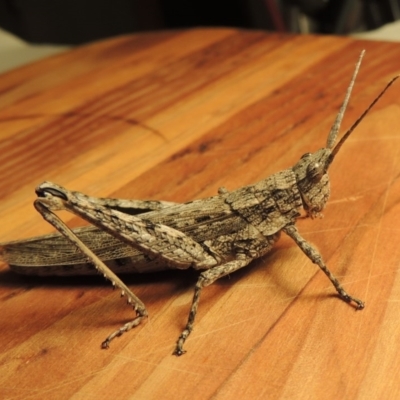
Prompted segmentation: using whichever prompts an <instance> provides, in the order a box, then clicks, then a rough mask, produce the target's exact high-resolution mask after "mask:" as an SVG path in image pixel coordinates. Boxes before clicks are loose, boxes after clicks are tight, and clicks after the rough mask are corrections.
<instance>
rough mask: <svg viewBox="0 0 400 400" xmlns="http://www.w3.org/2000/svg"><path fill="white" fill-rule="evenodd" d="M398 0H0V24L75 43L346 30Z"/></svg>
mask: <svg viewBox="0 0 400 400" xmlns="http://www.w3.org/2000/svg"><path fill="white" fill-rule="evenodd" d="M399 2H400V0H189V1H188V0H0V27H2V28H4V29H6V30H8V31H10V32H12V33H14V34H15V35H17V36H20V37H21V38H23V39H25V40H26V41H28V42H33V43H56V44H78V43H84V42H89V41H93V40H97V39H102V38H106V37H110V36H116V35H120V34H124V33H131V32H137V31H148V30H158V29H174V28H188V27H192V26H196V27H198V26H231V27H241V28H250V29H251V28H255V29H266V30H271V31H280V32H300V33H336V34H346V33H350V32H355V31H362V30H366V29H374V28H376V27H378V26H380V25H382V24H384V23H387V22H391V21H393V20H396V19H399V18H400V6H399Z"/></svg>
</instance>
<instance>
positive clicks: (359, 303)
mask: <svg viewBox="0 0 400 400" xmlns="http://www.w3.org/2000/svg"><path fill="white" fill-rule="evenodd" d="M339 296H340V298H341V299H342V300H343V301H345V302H346V303H351V302H353V303H355V305H356V310H362V309H363V308H364V307H365V304H364V302H363V301H362V300H359V299H357V298H355V297H353V296H350V295H349V294H347V293H346V292H345V291H344V290H343V291H339Z"/></svg>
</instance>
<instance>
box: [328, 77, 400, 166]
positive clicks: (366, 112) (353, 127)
mask: <svg viewBox="0 0 400 400" xmlns="http://www.w3.org/2000/svg"><path fill="white" fill-rule="evenodd" d="M399 76H400V75H397V76H395V77H394V78H392V80H391V81H390V82H389V83H388V84H387V85H386V86H385V88H384V89H383V90H382V91H381V92H380V93H379V95H378V96H377V97H376V98H375V99H374V100H373V102H372V103H371V104H370V105H369V106H368V108H367V109H366V110H365V111H364V112H363V113H362V114H361V115H360V116H359V117H358V118H357V120H356V121H355V122H354V124H353V125H352V126H351V128H350V129H349V130H348V131H347V132H346V133H345V134H344V135H343V137H342V138H341V139H340V141H339V142H338V144H337V145H336V146H335V148H334V149H333V150H332V153H331V154H330V156H329V161H330V163H331V162H332V161H333V159H334V157H335V155H336V154H337V152H338V151H339V150H340V148H341V147H342V145H343V143H344V142H345V141H346V139H347V138H348V137H349V136H350V135H351V133H352V132H353V131H354V129H355V128H356V127H357V126H358V124H359V123H360V122H361V121H362V120H363V119H364V117H365V116H366V115H367V114H368V112H369V110H370V109H371V108H372V107H373V106H374V105H375V104H376V103H377V102H378V100H379V99H380V98H381V97H382V96H383V95H384V94H385V92H386V90H388V89H389V87H390V86H392V84H393V82H394V81H395V80H396V79H397V78H398V77H399ZM346 97H347V96H346Z"/></svg>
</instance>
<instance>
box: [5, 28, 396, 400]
mask: <svg viewBox="0 0 400 400" xmlns="http://www.w3.org/2000/svg"><path fill="white" fill-rule="evenodd" d="M362 48H365V49H366V50H367V52H366V56H365V58H364V62H363V65H362V66H361V70H360V73H359V76H358V78H357V82H356V86H355V89H354V94H353V96H352V99H351V104H350V106H349V109H348V111H347V114H346V117H345V120H344V123H343V125H344V128H346V127H349V125H350V124H351V123H352V122H353V121H354V120H355V119H356V118H357V117H358V116H359V115H360V114H361V112H362V111H363V110H364V109H365V107H366V106H367V105H368V104H369V102H370V101H371V100H372V99H373V98H374V97H375V96H376V95H377V93H378V92H379V91H380V90H381V89H382V88H383V86H384V85H385V84H386V82H387V81H388V80H389V79H390V78H391V77H392V76H394V75H396V74H398V73H399V62H398V60H399V57H398V54H399V45H398V44H393V43H384V42H362V41H358V40H353V39H349V38H338V37H322V36H296V35H291V36H279V35H273V34H267V33H264V32H248V31H240V30H230V29H194V30H186V31H174V32H163V33H156V34H152V33H149V34H137V35H132V36H125V37H119V38H115V39H110V40H107V41H103V42H98V43H94V44H90V45H88V46H83V47H79V48H77V49H74V50H72V51H70V52H68V53H65V54H61V55H57V56H55V57H52V58H49V59H47V60H43V61H41V62H37V63H35V64H32V65H29V66H26V67H23V68H19V69H17V70H14V71H12V72H9V73H7V74H3V75H0V106H1V109H0V154H1V156H0V157H1V162H0V176H1V178H0V221H1V228H0V242H2V241H9V240H12V239H22V238H25V237H29V236H33V235H38V234H43V233H48V232H51V231H52V228H51V227H50V226H48V225H46V223H45V222H44V221H42V220H41V218H40V216H39V215H37V214H36V213H35V211H34V209H33V207H32V202H33V200H34V188H35V186H36V185H37V184H39V183H40V182H41V181H43V180H51V181H54V182H57V183H59V184H61V185H63V186H66V187H68V188H70V189H74V190H79V191H83V192H85V193H87V194H90V195H93V196H107V197H111V196H115V197H125V198H139V199H145V198H149V199H164V200H170V201H187V200H190V199H193V198H201V197H205V196H208V195H212V194H215V193H216V191H217V188H218V187H219V186H222V185H223V186H226V187H227V188H228V189H234V188H237V187H240V186H243V185H245V184H249V183H253V182H256V181H257V180H260V179H262V178H264V177H266V176H268V175H270V174H272V173H274V172H277V171H279V170H281V169H285V168H288V167H290V166H292V165H293V164H294V163H295V162H296V161H297V160H298V158H299V157H300V156H301V155H302V154H304V153H306V152H310V151H314V150H317V149H318V148H320V147H322V146H324V144H325V141H326V136H327V133H328V132H329V129H330V126H331V124H332V122H333V119H334V117H335V115H336V113H337V110H338V109H339V106H340V104H341V101H342V99H343V97H344V93H345V90H346V87H347V85H348V82H349V80H350V77H351V74H352V70H353V67H354V64H355V62H356V60H357V58H358V55H359V52H360V51H361V49H362ZM399 88H400V86H399V84H398V83H397V82H396V84H395V85H394V86H393V87H392V88H391V89H390V90H389V91H388V93H387V94H386V95H385V97H384V98H383V99H382V100H381V102H380V103H378V105H377V106H376V108H375V109H374V110H373V111H372V112H371V114H370V115H369V116H368V117H367V119H366V120H365V121H363V123H362V124H361V125H360V126H359V127H358V128H357V130H356V131H355V132H354V133H353V135H352V137H351V138H350V139H349V141H348V142H347V143H346V145H345V146H344V147H343V149H342V150H341V152H340V154H339V155H338V157H337V159H335V162H334V164H333V165H332V167H331V173H330V175H331V184H332V195H331V200H330V203H329V205H328V207H327V209H326V211H325V218H324V219H322V220H314V221H309V220H302V221H299V223H298V227H299V229H300V231H301V232H302V234H303V235H304V236H305V237H306V238H307V239H308V240H310V241H311V242H313V243H314V244H315V245H317V247H318V248H319V250H320V251H321V253H322V254H323V256H324V258H325V260H326V262H327V264H328V266H329V267H330V269H331V270H332V271H333V272H334V273H335V274H336V275H337V276H339V277H340V279H341V282H342V283H343V285H344V286H345V288H346V289H347V290H348V291H349V292H350V293H352V294H353V295H355V296H358V297H360V298H362V299H363V300H365V302H366V308H365V310H363V311H361V312H355V311H354V309H353V308H352V307H350V306H348V305H346V304H344V303H343V302H341V301H339V300H338V299H337V297H336V296H335V294H334V290H333V288H332V287H331V284H330V283H329V281H328V280H327V279H326V277H325V276H323V274H322V273H321V272H320V271H319V270H317V268H316V267H315V266H314V265H312V264H311V263H310V261H309V260H308V259H307V258H305V256H304V255H303V254H302V253H301V251H300V250H299V249H298V248H297V247H296V245H295V244H294V243H292V242H291V241H290V240H289V239H288V238H287V237H282V239H281V241H280V242H279V243H278V245H277V246H276V248H275V250H274V251H273V252H272V253H270V254H269V255H268V256H266V257H264V258H263V259H261V260H258V261H256V262H254V263H252V264H251V265H250V266H249V267H247V268H245V269H243V270H241V271H238V272H237V273H235V274H233V275H231V276H230V277H227V278H224V279H221V280H220V281H218V282H217V283H216V284H214V285H213V286H211V287H209V288H207V289H206V290H204V292H203V295H202V299H201V302H200V308H199V313H198V319H197V321H196V326H195V330H194V332H193V333H192V335H191V336H190V338H189V340H188V341H187V343H186V349H187V350H188V353H187V354H186V355H185V356H183V357H180V358H178V357H174V356H172V355H171V353H172V350H173V348H174V343H175V341H176V339H177V337H178V335H179V333H180V331H181V329H182V327H183V325H184V323H185V322H186V318H187V313H188V309H189V305H190V301H191V296H192V290H193V285H194V283H195V281H196V276H197V275H196V273H195V272H192V271H189V272H188V271H171V272H165V273H161V274H154V275H148V276H147V275H144V276H129V277H126V278H125V279H126V282H127V283H128V284H129V285H130V287H131V288H132V289H133V290H134V292H135V293H136V294H137V295H138V296H139V297H140V298H141V299H142V300H143V301H144V303H145V304H146V305H147V308H148V310H149V313H150V318H149V320H148V321H147V322H146V323H145V324H143V325H141V326H140V327H138V328H136V329H135V330H134V331H131V332H129V333H128V334H125V335H123V336H122V337H121V338H120V339H118V340H115V341H114V342H113V343H112V345H111V348H110V349H109V350H108V351H105V350H100V343H101V342H102V340H104V338H105V337H106V336H107V335H108V334H109V333H110V332H111V331H113V330H114V329H115V328H116V327H118V326H119V325H121V324H122V323H123V322H125V321H126V320H128V319H129V318H131V316H132V312H131V309H130V308H129V307H127V306H126V305H125V304H124V302H123V301H122V300H121V299H119V297H118V295H117V293H116V292H113V291H112V290H111V289H110V285H109V284H108V283H106V282H104V281H103V280H102V279H101V278H97V277H94V278H76V279H74V278H69V279H61V278H60V279H56V278H49V279H43V278H42V279H40V278H24V277H20V276H17V275H16V274H13V273H12V272H11V271H9V270H8V267H7V266H6V265H4V264H3V265H1V271H0V285H1V286H0V293H1V295H0V299H1V317H0V318H1V319H0V329H1V335H2V353H1V355H0V397H1V398H9V399H27V398H29V399H43V398H52V399H68V398H75V399H83V398H85V399H86V398H104V399H105V398H120V399H128V398H135V399H159V398H162V399H187V398H190V399H208V398H213V399H231V398H244V399H250V398H251V399H265V398H268V399H315V398H324V399H338V398H343V399H377V398H399V397H400V384H399V379H398V370H399V368H400V359H399V357H398V354H399V352H400V329H399V322H398V321H399V320H400V309H399V307H398V304H399V301H400V279H399V278H400V274H399V262H400V248H399V246H398V238H399V235H400V231H399V228H398V225H400V180H399V173H400V154H399V149H400V143H399V141H400V131H399V129H398V127H399V126H400V96H399V90H400V89H399ZM62 215H63V217H65V220H66V221H69V223H70V224H71V226H77V225H79V224H81V223H82V222H81V221H79V220H78V219H77V218H75V217H72V216H70V215H68V214H62ZM398 223H399V224H398Z"/></svg>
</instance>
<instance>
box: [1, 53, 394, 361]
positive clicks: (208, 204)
mask: <svg viewBox="0 0 400 400" xmlns="http://www.w3.org/2000/svg"><path fill="white" fill-rule="evenodd" d="M363 54H364V52H362V53H361V55H360V57H359V60H358V62H357V64H356V66H355V70H354V73H353V76H352V79H351V81H350V85H349V87H348V88H347V91H346V95H345V99H344V102H343V104H342V106H341V108H340V110H339V112H338V114H337V116H336V119H335V121H334V123H333V125H332V128H331V131H330V133H329V135H328V139H327V144H326V148H322V149H320V150H318V151H316V152H314V153H312V154H311V153H306V154H304V155H303V156H302V157H301V158H300V160H299V161H298V162H297V163H296V164H295V165H294V166H293V167H291V168H288V169H286V170H284V171H281V172H278V173H276V174H273V175H271V176H269V177H268V178H266V179H264V180H262V181H260V182H258V183H256V184H254V185H249V186H245V187H242V188H239V189H237V190H235V191H232V192H229V191H228V190H226V189H225V188H220V189H219V191H218V195H216V196H213V197H209V198H205V199H200V200H194V201H189V202H187V203H183V204H179V203H171V202H165V201H141V200H121V199H108V198H95V197H89V196H87V195H85V194H82V193H80V192H74V191H70V190H67V189H65V188H63V187H61V186H59V185H56V184H54V183H51V182H44V183H42V184H41V185H39V186H38V187H37V188H36V194H37V199H36V200H35V202H34V206H35V208H36V209H37V211H38V212H39V213H40V214H41V215H42V216H43V218H44V219H45V220H46V221H48V222H49V223H50V224H52V225H53V226H54V227H55V228H56V229H57V230H58V231H59V233H61V235H60V234H59V233H55V234H51V235H46V236H39V237H35V238H31V239H27V240H22V241H14V242H9V243H4V244H2V245H0V255H2V257H3V259H4V260H6V261H7V262H8V263H9V264H10V267H11V269H13V270H15V271H16V272H18V273H22V274H28V275H29V274H31V275H70V274H88V273H91V272H100V273H101V274H103V275H104V277H105V278H107V279H108V280H110V281H111V283H112V285H113V286H114V288H115V287H117V288H119V289H120V290H121V295H122V296H126V297H127V302H128V303H129V304H131V305H132V306H133V309H134V311H135V313H136V316H135V318H134V319H133V320H131V321H129V322H128V323H126V324H125V325H123V326H122V327H120V328H119V329H118V330H116V331H115V332H113V333H111V334H110V335H109V336H108V337H107V338H106V339H105V340H104V342H103V343H102V347H103V348H108V347H109V344H110V342H111V341H112V340H113V339H114V338H115V337H117V336H121V335H122V334H123V333H124V332H126V331H129V330H130V329H131V328H133V327H135V326H137V325H139V324H140V323H141V321H142V320H143V319H144V318H146V317H147V315H148V314H147V310H146V307H145V305H144V304H143V303H142V301H141V300H140V299H139V298H138V297H136V296H135V294H134V293H133V292H132V291H131V290H130V289H129V288H128V287H127V286H126V285H125V284H124V282H123V281H122V280H121V279H120V278H119V277H118V276H117V275H116V273H122V272H150V271H157V270H162V269H168V268H172V269H174V268H175V269H187V268H189V267H192V268H195V269H196V270H202V272H201V273H200V274H199V277H198V280H197V283H196V286H195V289H194V296H193V300H192V304H191V307H190V312H189V317H188V320H187V323H186V326H185V327H184V329H183V331H182V333H181V334H180V336H179V338H178V340H177V342H176V346H175V350H174V354H176V355H182V354H184V353H185V350H184V349H183V345H184V343H185V340H186V339H187V337H188V336H189V334H190V333H191V332H192V330H193V325H194V321H195V317H196V313H197V308H198V305H199V299H200V294H201V292H202V290H203V288H205V287H206V286H209V285H211V284H212V283H213V282H215V281H216V280H217V279H219V278H221V277H223V276H225V275H228V274H230V273H232V272H234V271H236V270H238V269H240V268H243V267H245V266H247V265H248V264H249V263H250V262H251V261H252V260H254V259H256V258H258V257H261V256H263V255H264V254H266V253H268V252H269V251H270V250H271V248H272V247H273V245H274V244H275V242H276V241H277V240H278V239H279V237H280V234H281V232H282V231H283V232H284V233H286V234H287V235H288V236H289V237H290V238H292V239H293V240H294V242H295V243H296V244H297V245H298V246H299V247H300V249H301V250H302V251H303V252H304V253H305V254H306V256H307V257H308V258H309V259H310V260H311V261H312V262H313V263H315V264H317V265H318V266H319V267H320V268H321V270H322V271H323V272H324V273H325V274H326V275H327V277H328V278H329V280H330V281H331V282H332V284H333V286H334V287H335V289H336V291H337V293H338V295H339V297H340V298H341V299H342V300H344V301H345V302H347V303H352V304H353V305H354V307H355V308H356V309H358V310H361V309H363V308H364V303H363V302H362V301H361V300H359V299H358V298H356V297H353V296H351V295H350V294H348V293H347V292H346V291H345V290H344V288H343V287H342V285H341V284H340V282H339V281H338V279H337V278H336V277H335V276H334V275H333V274H332V273H331V272H330V270H329V269H328V268H327V266H326V265H325V263H324V261H323V259H322V256H321V254H320V253H319V252H318V250H317V249H316V248H315V247H313V246H312V245H311V244H310V243H308V242H307V241H306V240H305V239H304V238H303V237H302V236H301V235H300V233H299V232H298V230H297V228H296V225H295V224H296V220H297V219H298V218H299V217H300V216H301V211H302V210H304V211H305V215H306V216H307V217H310V218H316V217H321V212H322V210H323V209H324V208H325V205H326V203H327V201H328V198H329V194H330V189H329V178H328V174H327V171H328V168H329V166H330V165H331V163H332V161H333V160H334V158H335V156H336V154H337V153H338V151H339V149H340V148H341V146H342V145H343V143H344V142H345V141H346V139H347V138H348V137H349V136H350V134H351V133H352V131H353V130H354V129H355V128H356V126H357V125H358V124H359V123H360V122H361V120H362V119H363V118H364V117H365V116H366V114H367V113H368V111H369V110H370V109H371V108H372V107H373V106H374V104H375V103H376V102H377V101H378V100H379V99H380V97H382V95H383V94H384V93H385V91H386V90H387V89H388V88H389V86H390V85H392V83H393V82H394V81H395V79H397V77H395V78H393V79H392V80H391V81H390V82H389V83H388V84H387V85H386V87H385V88H384V89H383V90H382V92H381V93H380V94H379V95H378V96H377V97H376V98H375V99H374V100H373V102H372V103H371V104H370V105H369V107H368V108H367V109H366V110H365V111H364V112H363V113H362V115H361V116H360V117H359V118H358V119H357V120H356V121H355V123H354V124H353V125H352V127H351V128H350V129H349V130H348V131H347V132H346V133H345V134H344V135H343V137H342V138H341V139H340V141H339V142H338V143H337V144H336V146H334V145H335V142H336V137H337V134H338V132H339V129H340V125H341V121H342V119H343V115H344V112H345V110H346V107H347V104H348V101H349V99H350V95H351V91H352V88H353V86H354V82H355V79H356V76H357V73H358V70H359V67H360V64H361V60H362V57H363ZM59 210H68V211H70V212H72V213H74V214H76V215H78V216H80V217H82V218H83V219H85V220H87V221H88V222H90V223H91V224H93V225H94V226H90V227H83V228H78V229H74V230H71V229H69V228H68V227H67V226H66V225H65V223H64V222H63V221H62V220H61V219H60V218H59V217H58V216H57V215H56V214H55V213H54V212H55V211H59ZM85 243H87V244H85ZM77 249H79V250H77ZM88 261H89V264H88Z"/></svg>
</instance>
